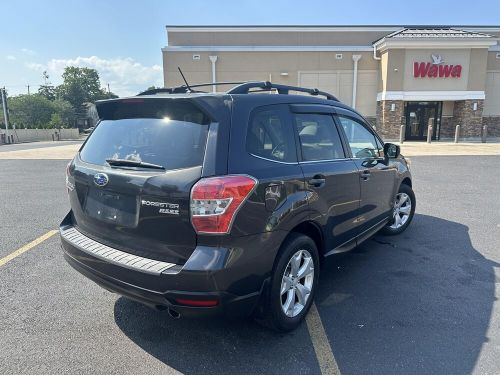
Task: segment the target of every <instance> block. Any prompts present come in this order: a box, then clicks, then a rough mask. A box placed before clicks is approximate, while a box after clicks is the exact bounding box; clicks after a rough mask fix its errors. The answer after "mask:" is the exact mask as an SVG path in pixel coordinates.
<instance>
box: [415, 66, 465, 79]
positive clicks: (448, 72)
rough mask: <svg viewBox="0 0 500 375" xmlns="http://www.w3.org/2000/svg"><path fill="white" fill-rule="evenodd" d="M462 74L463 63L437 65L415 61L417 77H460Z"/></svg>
mask: <svg viewBox="0 0 500 375" xmlns="http://www.w3.org/2000/svg"><path fill="white" fill-rule="evenodd" d="M461 75H462V65H435V64H431V63H429V62H428V63H424V62H420V63H419V62H414V63H413V76H414V77H415V78H424V77H429V78H436V77H441V78H448V77H452V78H460V76H461Z"/></svg>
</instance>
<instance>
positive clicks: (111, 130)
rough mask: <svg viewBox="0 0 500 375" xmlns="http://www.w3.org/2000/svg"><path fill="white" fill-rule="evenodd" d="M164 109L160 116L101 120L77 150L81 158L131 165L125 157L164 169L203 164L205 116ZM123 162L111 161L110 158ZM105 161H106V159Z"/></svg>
mask: <svg viewBox="0 0 500 375" xmlns="http://www.w3.org/2000/svg"><path fill="white" fill-rule="evenodd" d="M169 114H170V115H171V116H172V115H173V114H174V113H168V112H165V113H164V115H165V116H163V117H161V118H124V119H116V120H103V121H101V122H100V123H99V125H98V126H97V127H96V128H95V130H94V132H93V133H92V134H91V135H90V138H89V139H88V141H87V143H86V144H85V146H84V147H83V149H82V151H81V152H80V157H81V159H82V160H83V161H85V162H88V163H92V164H99V165H115V166H118V165H121V166H128V167H134V163H124V162H123V161H124V160H129V161H131V162H136V163H135V164H136V166H137V167H140V163H144V164H154V165H157V166H161V167H163V168H165V169H167V170H170V169H180V168H189V167H194V166H199V165H202V163H203V157H204V153H205V143H206V139H207V133H208V125H207V123H208V119H207V118H206V116H204V115H203V114H201V113H195V112H185V111H183V113H179V112H178V111H176V112H175V114H174V115H175V117H174V118H172V117H169V116H168V115H169ZM115 159H116V160H117V161H119V160H121V161H122V162H121V163H119V162H115V163H113V162H112V160H115ZM107 160H108V161H107Z"/></svg>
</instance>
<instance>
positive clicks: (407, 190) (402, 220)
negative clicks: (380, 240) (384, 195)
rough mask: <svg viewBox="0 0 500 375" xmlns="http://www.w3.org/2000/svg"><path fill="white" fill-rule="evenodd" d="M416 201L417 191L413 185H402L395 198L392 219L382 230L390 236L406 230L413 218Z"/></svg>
mask: <svg viewBox="0 0 500 375" xmlns="http://www.w3.org/2000/svg"><path fill="white" fill-rule="evenodd" d="M416 203H417V202H416V200H415V193H414V192H413V190H412V189H411V187H409V186H408V185H401V186H400V187H399V191H398V193H397V194H396V197H395V199H394V208H393V211H392V217H391V220H390V221H389V223H388V224H387V225H386V226H385V227H383V228H382V230H381V232H382V233H383V234H386V235H390V236H391V235H396V234H400V233H402V232H404V231H405V230H406V228H408V226H409V225H410V223H411V221H412V219H413V215H414V214H415V206H416Z"/></svg>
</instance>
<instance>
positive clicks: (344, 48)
mask: <svg viewBox="0 0 500 375" xmlns="http://www.w3.org/2000/svg"><path fill="white" fill-rule="evenodd" d="M372 49H373V47H372V46H166V47H163V48H162V51H163V52H174V51H179V52H219V51H220V52H318V51H319V52H330V51H331V52H339V51H340V52H350V51H352V52H371V51H372Z"/></svg>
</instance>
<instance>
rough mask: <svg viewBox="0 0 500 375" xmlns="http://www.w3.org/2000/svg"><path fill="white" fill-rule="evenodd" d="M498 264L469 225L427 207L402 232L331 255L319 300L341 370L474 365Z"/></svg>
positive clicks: (459, 370)
mask: <svg viewBox="0 0 500 375" xmlns="http://www.w3.org/2000/svg"><path fill="white" fill-rule="evenodd" d="M497 266H498V264H496V263H494V262H491V261H489V260H487V259H486V258H484V257H483V256H482V255H481V254H480V253H479V252H478V251H476V250H475V249H474V247H473V246H472V244H471V240H470V238H469V233H468V227H466V226H464V225H462V224H459V223H456V222H452V221H447V220H443V219H439V218H436V217H432V216H426V215H415V218H414V221H413V223H412V225H411V226H410V227H409V228H408V230H407V231H406V232H405V233H403V234H401V235H400V236H394V237H385V236H381V235H377V236H375V238H373V239H372V240H370V241H368V242H366V243H365V244H363V245H361V246H360V247H358V248H357V249H355V250H354V251H353V252H352V253H351V254H346V255H344V256H343V257H342V258H340V259H336V260H335V259H328V260H327V262H326V265H325V271H326V272H323V273H322V277H321V279H320V281H321V282H320V290H319V293H318V294H317V295H316V304H317V306H318V309H319V312H320V315H321V318H322V320H323V324H324V326H325V330H326V332H327V335H328V337H329V339H330V342H331V346H332V349H333V353H334V355H335V357H336V360H337V363H338V366H339V368H340V371H341V372H342V373H343V374H360V373H370V374H397V373H404V374H409V373H414V374H469V373H471V371H472V370H473V368H474V365H475V363H476V361H477V358H478V355H479V352H480V350H481V346H482V345H483V343H484V342H485V341H486V340H487V339H486V332H487V329H488V325H489V321H490V316H491V311H492V307H493V303H494V300H495V281H497V282H498V280H495V273H494V267H497Z"/></svg>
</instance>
